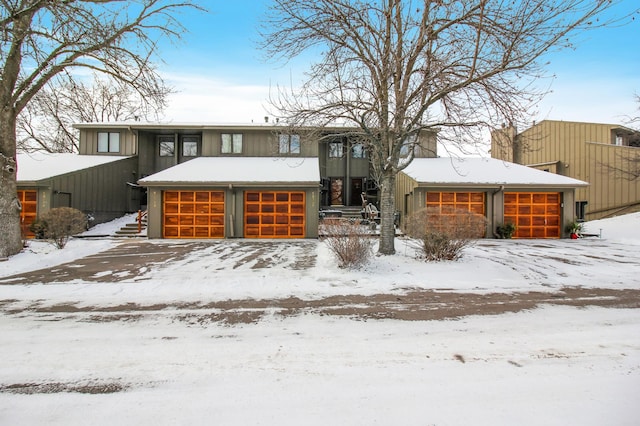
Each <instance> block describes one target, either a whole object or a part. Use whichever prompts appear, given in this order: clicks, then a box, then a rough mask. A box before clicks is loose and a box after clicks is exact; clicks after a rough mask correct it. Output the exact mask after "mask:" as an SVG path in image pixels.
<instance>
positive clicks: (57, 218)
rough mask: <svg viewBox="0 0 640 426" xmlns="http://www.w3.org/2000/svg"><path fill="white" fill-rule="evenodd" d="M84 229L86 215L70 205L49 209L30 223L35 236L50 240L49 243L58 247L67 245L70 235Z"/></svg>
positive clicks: (85, 226)
mask: <svg viewBox="0 0 640 426" xmlns="http://www.w3.org/2000/svg"><path fill="white" fill-rule="evenodd" d="M86 229H87V216H86V215H85V214H84V213H82V212H81V211H80V210H78V209H74V208H71V207H57V208H54V209H51V210H49V211H47V212H46V213H44V214H42V215H41V216H40V218H39V219H38V220H37V221H35V222H34V223H33V224H32V225H31V231H32V232H33V233H35V234H36V237H37V238H44V239H48V240H51V243H52V244H53V245H54V246H56V247H57V248H59V249H61V248H64V246H66V245H67V242H68V241H69V238H71V236H73V235H75V234H78V233H80V232H83V231H85V230H86Z"/></svg>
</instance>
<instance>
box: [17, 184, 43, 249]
mask: <svg viewBox="0 0 640 426" xmlns="http://www.w3.org/2000/svg"><path fill="white" fill-rule="evenodd" d="M18 200H20V203H21V204H22V210H21V211H20V230H21V231H22V235H23V237H24V238H34V237H35V235H34V234H33V232H31V230H30V229H29V227H30V226H31V224H32V223H33V222H34V221H35V220H36V217H37V215H38V192H37V191H36V190H18Z"/></svg>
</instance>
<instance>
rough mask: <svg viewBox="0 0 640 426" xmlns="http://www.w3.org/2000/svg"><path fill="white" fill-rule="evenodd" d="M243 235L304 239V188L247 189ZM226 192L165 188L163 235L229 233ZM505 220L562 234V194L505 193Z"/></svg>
mask: <svg viewBox="0 0 640 426" xmlns="http://www.w3.org/2000/svg"><path fill="white" fill-rule="evenodd" d="M18 195H19V199H20V201H21V203H22V213H21V215H22V216H21V219H22V229H23V232H24V235H31V234H30V231H29V225H30V224H31V222H33V221H34V220H35V219H36V213H37V210H36V209H37V192H36V191H32V190H21V191H19V192H18ZM242 197H243V199H242V203H243V215H242V216H243V219H242V225H243V226H242V228H243V234H242V236H243V237H244V238H305V237H307V236H308V235H307V232H306V222H307V221H306V219H307V216H306V210H307V209H306V201H305V199H306V193H305V192H303V191H244V192H243V194H242ZM225 199H226V192H225V191H224V190H216V191H204V190H201V191H193V190H184V191H179V190H174V191H163V192H162V238H225V236H227V235H228V234H226V233H225V218H226V217H227V216H226V210H227V208H226V207H225V205H226V203H225V201H226V200H225ZM425 199H426V203H425V207H441V208H442V210H443V211H451V209H457V210H464V211H469V212H472V213H475V214H478V215H482V216H486V214H487V193H486V192H451V191H449V192H443V191H438V192H426V196H425ZM503 210H504V223H513V224H515V225H516V233H515V235H514V238H560V237H561V235H562V234H561V231H562V230H561V194H560V193H558V192H550V193H542V192H514V193H505V194H504V208H503Z"/></svg>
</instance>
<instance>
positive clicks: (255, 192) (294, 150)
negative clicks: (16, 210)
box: [18, 122, 586, 238]
mask: <svg viewBox="0 0 640 426" xmlns="http://www.w3.org/2000/svg"><path fill="white" fill-rule="evenodd" d="M76 128H77V129H78V130H79V131H80V152H79V155H70V154H51V155H45V154H38V155H35V156H34V155H31V156H29V155H21V157H20V158H19V167H18V171H19V172H18V186H19V195H20V197H21V199H22V201H23V205H24V207H25V208H24V209H23V221H24V227H25V230H26V229H27V228H28V224H29V222H30V221H32V220H33V219H34V218H35V217H36V216H37V215H38V214H40V213H42V212H44V211H46V210H47V209H49V208H52V207H60V206H69V207H74V208H77V209H79V210H82V211H84V212H86V213H87V214H90V215H91V216H93V217H94V218H95V219H96V221H95V223H100V222H104V221H107V220H110V219H113V218H116V217H119V216H122V215H123V214H125V213H127V212H134V211H137V210H140V209H142V210H145V209H146V210H148V231H147V235H148V236H149V237H150V238H237V237H239V238H316V237H318V222H319V211H321V210H325V209H332V210H335V209H341V208H345V207H346V208H348V207H349V206H353V207H356V211H357V210H359V208H360V207H361V206H362V194H363V193H364V194H365V195H366V196H367V199H368V201H369V202H374V203H375V202H376V200H377V188H376V185H375V183H374V179H372V176H371V172H370V163H369V159H368V158H367V151H366V149H365V148H364V146H362V145H361V144H359V143H357V141H356V140H355V139H354V138H352V137H351V136H350V135H351V134H352V133H353V132H352V130H353V129H350V128H346V127H326V128H321V129H318V128H313V129H311V128H310V129H296V130H292V129H291V128H289V127H287V126H285V125H280V124H279V123H268V122H265V123H260V124H247V125H234V124H228V125H225V124H216V125H212V124H177V123H176V124H173V123H172V124H157V123H139V122H134V123H83V124H78V125H76ZM415 154H416V158H415V160H414V161H413V163H412V164H411V166H410V167H409V168H407V169H406V170H405V171H404V172H402V173H401V174H400V176H399V177H398V185H397V188H396V202H397V207H398V210H399V214H400V216H401V217H402V216H406V215H408V214H411V213H412V212H414V211H416V210H419V209H421V208H424V207H433V206H447V207H451V206H453V207H455V208H458V209H465V210H471V211H473V212H475V213H477V214H482V215H484V216H485V217H486V218H487V232H486V235H487V237H492V236H493V235H494V230H495V227H496V226H497V225H498V224H502V223H505V222H513V223H516V224H517V225H518V226H519V228H520V231H519V234H517V235H516V236H518V237H521V238H559V237H561V236H563V235H565V233H564V232H563V225H564V224H565V223H566V222H568V221H571V220H573V208H570V209H566V208H565V207H564V206H565V205H567V204H568V205H571V206H573V203H574V198H573V194H574V191H575V188H577V187H581V186H583V185H586V183H585V182H581V181H577V180H575V179H570V178H566V177H562V176H556V177H552V178H550V174H548V173H544V172H540V171H536V170H531V169H529V168H526V167H523V166H519V165H516V164H512V163H506V162H499V161H488V160H487V159H473V160H471V159H469V160H463V161H459V160H452V159H443V158H435V157H436V138H435V134H431V133H429V134H426V135H421V138H420V144H419V148H418V150H417V151H416V152H415ZM53 165H57V166H55V167H54V166H53ZM37 172H38V173H37Z"/></svg>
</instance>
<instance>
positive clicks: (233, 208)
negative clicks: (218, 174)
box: [229, 184, 236, 238]
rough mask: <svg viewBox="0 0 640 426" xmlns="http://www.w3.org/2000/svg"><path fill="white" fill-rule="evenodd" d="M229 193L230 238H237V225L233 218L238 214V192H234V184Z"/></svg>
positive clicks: (230, 186) (231, 185)
mask: <svg viewBox="0 0 640 426" xmlns="http://www.w3.org/2000/svg"><path fill="white" fill-rule="evenodd" d="M229 191H230V192H231V213H229V237H230V238H234V237H235V224H234V223H233V218H234V217H235V213H236V191H234V190H233V184H229Z"/></svg>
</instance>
